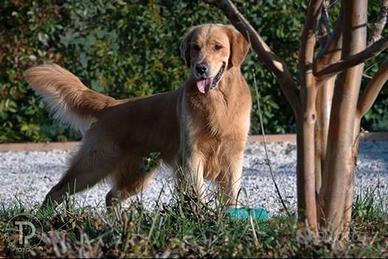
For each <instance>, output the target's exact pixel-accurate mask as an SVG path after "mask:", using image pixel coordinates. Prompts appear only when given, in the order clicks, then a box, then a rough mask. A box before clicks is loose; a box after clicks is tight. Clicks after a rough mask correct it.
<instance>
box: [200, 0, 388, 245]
mask: <svg viewBox="0 0 388 259" xmlns="http://www.w3.org/2000/svg"><path fill="white" fill-rule="evenodd" d="M208 2H211V3H213V4H214V5H215V6H217V7H218V8H219V9H220V10H221V11H223V12H224V13H225V15H226V16H227V17H228V18H229V20H230V21H231V23H232V24H233V25H234V26H235V27H236V29H237V30H239V31H240V32H241V33H242V34H243V35H244V37H245V38H246V39H247V40H248V41H249V42H250V43H251V45H252V49H253V50H254V51H255V52H256V54H257V56H258V58H259V60H260V61H262V62H263V63H264V64H265V66H266V67H267V68H268V69H269V70H271V71H272V72H273V73H274V75H275V76H276V77H277V79H278V82H279V84H280V87H281V89H282V91H283V93H284V95H285V96H286V98H287V100H288V102H289V104H290V105H291V107H292V109H293V110H294V114H295V118H296V127H297V196H298V217H299V221H300V222H301V223H303V225H304V226H307V227H309V228H311V229H312V230H313V231H316V230H317V229H318V227H323V228H324V229H325V231H329V232H330V233H331V234H332V237H334V238H338V237H340V238H341V237H346V236H347V234H348V231H349V223H350V220H351V213H352V204H353V193H354V182H353V181H354V176H353V174H354V170H355V165H356V160H357V153H358V142H359V132H360V121H361V118H362V117H363V116H364V115H365V113H366V112H367V111H368V110H369V109H370V108H371V106H372V104H373V103H374V101H375V100H376V98H377V95H378V93H379V92H380V91H381V89H382V87H383V85H384V84H385V83H386V82H387V80H388V62H385V63H383V64H382V66H381V68H380V69H379V71H378V72H377V73H376V75H375V76H374V77H373V79H372V80H370V81H369V83H368V85H367V86H366V88H365V92H364V93H363V95H362V96H361V97H360V99H359V91H360V85H361V77H362V73H363V67H364V62H365V61H366V60H367V59H369V58H371V57H374V56H376V55H378V54H379V53H380V52H382V51H383V50H385V49H387V48H388V38H387V37H381V32H382V31H383V29H384V26H385V23H386V20H387V10H388V0H382V1H381V11H380V14H379V17H378V19H377V22H376V24H375V27H374V30H373V32H372V36H371V41H370V44H369V45H368V48H366V42H367V10H368V9H367V7H368V1H367V0H342V1H341V14H340V17H339V18H338V19H337V22H336V26H335V29H334V31H333V33H332V35H331V37H327V35H325V37H326V38H325V41H326V39H328V44H327V45H326V46H323V47H322V46H321V47H322V49H321V51H320V53H319V54H318V55H317V57H315V53H316V44H315V43H316V30H317V28H318V27H319V26H318V23H319V20H320V15H321V11H322V8H323V5H324V3H325V4H326V5H325V6H326V7H327V6H328V4H327V3H328V2H327V0H325V1H323V0H311V1H310V3H309V6H308V9H307V14H306V20H305V24H304V28H303V33H302V38H301V47H300V51H299V55H300V56H299V76H300V82H299V84H300V88H298V87H296V85H297V84H298V83H296V82H294V80H293V77H292V75H291V74H290V72H289V70H288V68H287V65H286V63H285V62H284V61H283V60H282V59H281V58H280V57H278V56H276V54H275V53H274V52H273V51H272V50H271V49H270V48H269V46H268V45H267V44H266V43H265V42H264V40H263V39H262V37H261V36H260V35H259V34H258V33H257V32H256V31H255V30H254V28H253V27H252V25H250V24H249V22H248V21H247V20H246V19H245V18H244V16H243V15H242V14H241V13H240V12H239V11H238V9H237V8H236V6H234V4H233V3H232V2H231V1H230V0H213V1H212V0H209V1H208ZM330 3H331V2H330ZM324 14H325V15H324V19H327V18H328V15H327V9H324ZM326 22H327V20H326ZM324 26H325V28H324V29H325V30H326V29H328V26H327V24H325V25H324ZM326 32H327V31H326ZM365 48H366V49H365ZM317 196H318V198H317Z"/></svg>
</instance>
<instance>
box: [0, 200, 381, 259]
mask: <svg viewBox="0 0 388 259" xmlns="http://www.w3.org/2000/svg"><path fill="white" fill-rule="evenodd" d="M363 197H364V198H363ZM363 197H358V198H356V200H355V205H354V218H353V222H352V226H351V233H350V239H349V241H348V242H347V243H346V244H345V246H343V248H341V249H339V248H334V247H335V246H334V245H333V244H334V243H333V242H331V241H330V240H327V239H325V237H322V238H321V239H319V240H315V241H312V240H309V238H308V236H301V235H298V233H299V232H298V231H297V222H296V218H295V217H294V216H275V217H272V218H271V219H270V220H268V221H265V222H263V221H256V220H254V219H253V220H234V219H231V218H229V217H228V216H226V214H225V212H224V210H223V208H209V207H207V206H203V205H201V206H199V205H198V204H197V203H195V202H193V201H190V200H188V201H185V202H174V203H173V204H171V205H166V206H160V207H158V208H156V209H155V210H154V211H152V212H150V211H147V210H146V209H145V208H144V207H143V206H142V205H141V203H139V202H133V204H132V205H131V206H130V208H126V209H123V208H116V209H114V210H111V211H106V210H105V209H103V210H101V209H96V208H91V207H83V208H78V207H77V206H75V205H74V202H73V201H72V200H71V199H70V200H67V201H66V202H65V203H64V204H63V205H61V206H60V207H58V208H56V209H53V208H48V209H44V210H40V209H36V208H32V209H28V208H26V207H24V206H23V205H21V204H18V205H15V206H13V207H11V208H4V207H3V208H2V209H0V256H6V257H30V256H40V257H49V256H51V257H53V256H54V257H300V256H303V257H318V256H321V257H322V256H323V257H387V255H388V253H387V248H386V247H387V238H388V237H387V233H388V229H387V222H386V218H387V213H386V212H384V211H383V210H382V208H381V207H380V206H379V203H376V201H375V200H373V199H370V198H369V199H365V196H363ZM372 205H373V206H374V207H373V206H372ZM371 206H372V207H373V209H371ZM21 214H22V215H23V216H22V218H21V216H20V215H21ZM15 219H17V222H19V225H20V222H23V221H24V220H25V221H30V222H33V224H35V231H36V233H35V235H34V237H31V238H30V239H29V240H28V244H27V245H26V244H25V243H23V245H21V244H20V243H19V241H20V239H19V235H18V233H19V232H18V231H19V229H18V227H19V225H17V226H16V228H15V226H13V223H15V222H16V220H15ZM36 222H38V223H36ZM10 227H13V229H11V228H10ZM23 227H24V228H25V229H23V230H24V231H25V232H26V233H25V235H27V236H28V235H29V234H30V233H28V231H30V232H31V229H28V228H30V227H29V226H27V225H23Z"/></svg>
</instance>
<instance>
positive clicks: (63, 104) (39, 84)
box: [24, 64, 120, 134]
mask: <svg viewBox="0 0 388 259" xmlns="http://www.w3.org/2000/svg"><path fill="white" fill-rule="evenodd" d="M24 78H25V79H26V81H27V82H28V83H29V84H30V86H31V87H32V88H33V89H34V90H35V91H36V93H37V94H38V95H40V96H41V97H42V99H43V101H44V102H45V103H46V105H47V106H48V110H49V111H50V112H51V113H52V115H53V116H54V118H56V119H58V120H60V121H61V122H64V123H66V124H69V125H70V126H71V127H72V128H74V129H77V130H79V131H80V132H81V133H82V134H84V133H85V132H86V131H87V130H88V128H89V127H90V125H91V124H92V123H93V122H94V121H96V119H97V116H98V113H99V112H100V111H101V110H103V109H105V108H106V107H109V106H113V105H116V104H118V103H120V101H118V100H115V99H113V98H112V97H109V96H106V95H103V94H100V93H97V92H94V91H92V90H90V89H89V88H87V87H86V86H85V85H84V84H83V83H82V82H81V81H80V80H79V78H78V77H76V76H75V75H74V74H72V73H70V72H69V71H67V70H66V69H64V68H62V67H60V66H58V65H55V64H52V65H41V66H37V67H33V68H30V69H28V70H26V71H25V72H24Z"/></svg>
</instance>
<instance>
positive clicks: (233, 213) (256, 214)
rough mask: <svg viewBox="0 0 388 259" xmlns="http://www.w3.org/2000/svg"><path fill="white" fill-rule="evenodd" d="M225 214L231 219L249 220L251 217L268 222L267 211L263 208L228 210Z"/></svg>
mask: <svg viewBox="0 0 388 259" xmlns="http://www.w3.org/2000/svg"><path fill="white" fill-rule="evenodd" d="M226 214H227V215H228V216H229V217H231V218H232V219H249V218H250V217H252V218H253V219H257V220H262V221H265V220H268V218H269V213H268V210H266V209H264V208H229V209H227V211H226Z"/></svg>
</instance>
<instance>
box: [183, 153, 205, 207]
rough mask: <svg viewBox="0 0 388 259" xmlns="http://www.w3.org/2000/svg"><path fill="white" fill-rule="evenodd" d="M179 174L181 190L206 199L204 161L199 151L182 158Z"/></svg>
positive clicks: (202, 199) (201, 199)
mask: <svg viewBox="0 0 388 259" xmlns="http://www.w3.org/2000/svg"><path fill="white" fill-rule="evenodd" d="M177 175H178V188H179V191H183V192H185V193H188V194H190V195H195V196H196V197H198V199H199V200H200V201H204V189H205V188H204V161H203V159H202V157H201V155H200V154H199V153H198V152H191V153H190V154H189V155H187V156H186V157H184V158H182V161H181V166H180V168H179V169H178V172H177Z"/></svg>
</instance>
